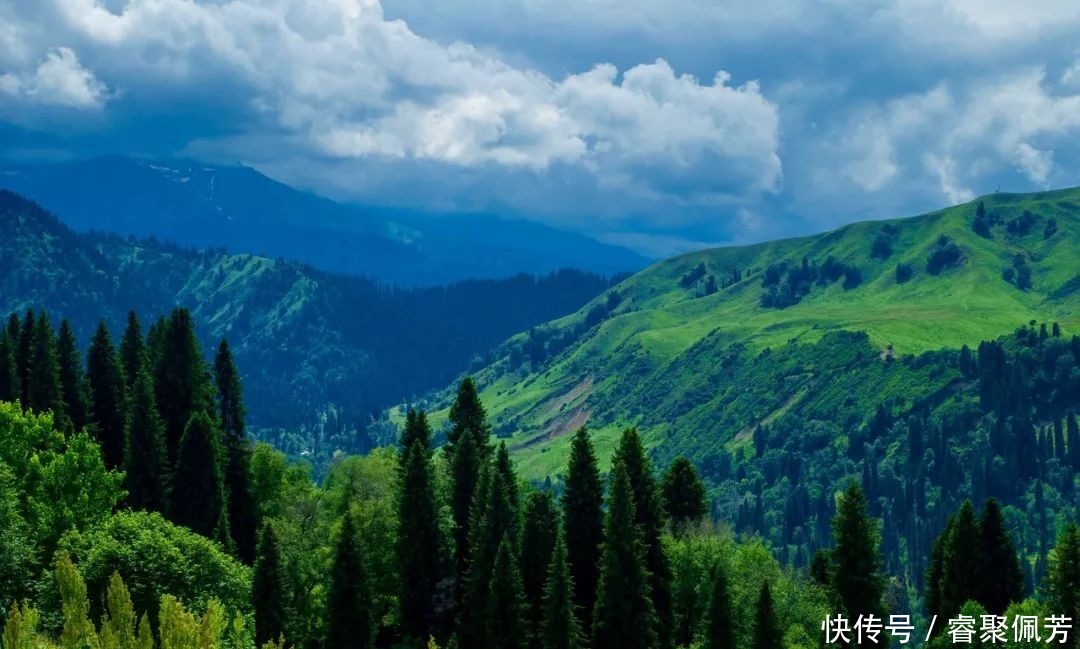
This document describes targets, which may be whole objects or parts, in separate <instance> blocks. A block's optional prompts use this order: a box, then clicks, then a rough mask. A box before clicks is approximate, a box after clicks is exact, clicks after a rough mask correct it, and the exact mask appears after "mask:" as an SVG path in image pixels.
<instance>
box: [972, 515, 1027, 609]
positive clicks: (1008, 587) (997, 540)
mask: <svg viewBox="0 0 1080 649" xmlns="http://www.w3.org/2000/svg"><path fill="white" fill-rule="evenodd" d="M979 536H980V545H981V560H982V569H981V570H980V572H981V574H982V575H983V578H984V584H983V588H982V589H981V591H980V593H979V600H978V601H979V603H980V604H982V605H983V607H984V608H985V609H986V611H987V612H988V613H991V614H993V615H1003V614H1004V613H1005V609H1007V608H1008V607H1009V604H1012V603H1014V602H1020V601H1023V599H1024V573H1023V571H1022V570H1021V569H1020V561H1019V559H1018V558H1017V555H1016V546H1014V545H1013V542H1012V538H1010V537H1009V532H1008V531H1007V530H1006V529H1005V519H1004V518H1003V517H1002V515H1001V507H1000V506H999V505H998V502H997V501H996V500H994V499H993V498H991V499H989V500H987V501H986V502H985V503H984V504H983V509H982V516H981V518H980V519H979Z"/></svg>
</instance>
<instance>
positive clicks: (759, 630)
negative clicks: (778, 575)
mask: <svg viewBox="0 0 1080 649" xmlns="http://www.w3.org/2000/svg"><path fill="white" fill-rule="evenodd" d="M752 646H753V649H783V647H784V637H783V634H781V633H780V625H779V624H778V623H777V621H776V610H775V608H774V606H773V599H772V593H771V592H770V591H769V582H767V581H766V582H765V583H763V584H761V594H760V595H759V596H758V600H757V608H756V609H755V613H754V642H753V645H752Z"/></svg>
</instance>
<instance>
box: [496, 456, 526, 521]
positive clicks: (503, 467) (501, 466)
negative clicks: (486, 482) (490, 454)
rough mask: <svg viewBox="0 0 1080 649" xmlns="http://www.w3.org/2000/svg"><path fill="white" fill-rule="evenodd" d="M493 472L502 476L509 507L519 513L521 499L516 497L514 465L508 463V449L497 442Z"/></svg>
mask: <svg viewBox="0 0 1080 649" xmlns="http://www.w3.org/2000/svg"><path fill="white" fill-rule="evenodd" d="M495 470H496V471H498V472H499V473H501V474H502V477H503V484H504V485H506V497H507V498H509V499H510V507H511V508H513V509H514V511H519V510H520V507H521V498H520V497H519V495H518V484H517V476H516V475H515V474H514V465H513V463H512V462H511V461H510V449H508V448H506V442H499V446H498V450H496V452H495Z"/></svg>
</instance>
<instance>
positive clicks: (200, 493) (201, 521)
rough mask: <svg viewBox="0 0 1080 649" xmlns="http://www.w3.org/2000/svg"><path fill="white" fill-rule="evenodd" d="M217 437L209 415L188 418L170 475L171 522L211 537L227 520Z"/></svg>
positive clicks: (215, 535)
mask: <svg viewBox="0 0 1080 649" xmlns="http://www.w3.org/2000/svg"><path fill="white" fill-rule="evenodd" d="M218 437H219V433H218V431H217V429H216V428H215V427H214V422H213V420H212V419H210V417H209V416H207V415H206V414H204V413H201V412H200V413H196V414H194V415H192V417H191V421H189V422H188V425H187V428H185V429H184V435H183V436H182V437H181V438H180V448H179V449H178V450H177V453H176V470H175V472H174V474H173V489H172V509H171V512H172V520H173V522H175V523H177V524H179V525H184V526H187V527H188V528H190V529H191V530H193V531H195V532H197V533H199V534H202V535H203V536H207V537H211V538H214V537H219V536H220V535H221V529H220V527H221V525H222V521H227V511H226V503H225V481H224V479H223V477H222V475H221V445H220V441H219V439H218Z"/></svg>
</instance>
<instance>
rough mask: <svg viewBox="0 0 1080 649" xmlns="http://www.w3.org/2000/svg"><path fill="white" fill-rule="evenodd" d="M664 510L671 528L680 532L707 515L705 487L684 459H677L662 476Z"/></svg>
mask: <svg viewBox="0 0 1080 649" xmlns="http://www.w3.org/2000/svg"><path fill="white" fill-rule="evenodd" d="M663 492H664V509H665V511H666V512H667V515H668V519H669V520H670V521H671V526H672V528H673V529H675V530H676V531H678V530H682V529H684V528H685V527H686V525H687V524H688V523H692V522H695V521H698V520H701V519H702V518H704V517H705V515H706V514H707V513H708V511H709V510H708V508H707V507H706V506H705V485H704V484H702V482H701V479H700V478H698V475H697V472H696V471H694V465H693V464H691V463H690V460H688V459H686V458H685V457H682V456H680V457H677V458H675V461H674V462H672V463H671V466H670V467H669V468H668V471H667V473H666V474H665V475H664V483H663Z"/></svg>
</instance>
